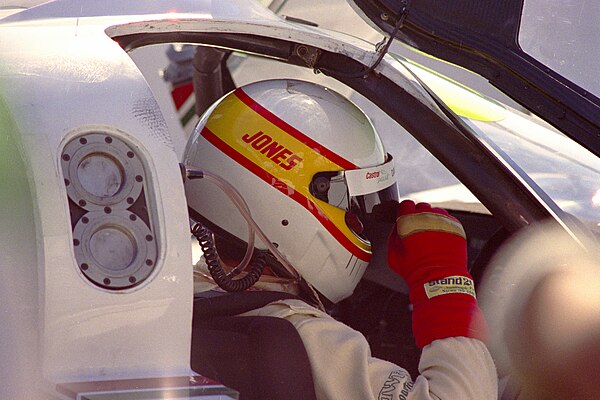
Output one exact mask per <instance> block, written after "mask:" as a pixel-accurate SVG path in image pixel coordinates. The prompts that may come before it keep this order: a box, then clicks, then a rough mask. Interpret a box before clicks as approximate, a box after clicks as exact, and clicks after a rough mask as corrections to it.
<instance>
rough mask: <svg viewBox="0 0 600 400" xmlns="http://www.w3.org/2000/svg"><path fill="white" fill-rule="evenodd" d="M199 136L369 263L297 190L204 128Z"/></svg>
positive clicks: (363, 254) (368, 253)
mask: <svg viewBox="0 0 600 400" xmlns="http://www.w3.org/2000/svg"><path fill="white" fill-rule="evenodd" d="M200 134H201V135H202V136H204V138H205V139H206V140H208V141H209V142H210V143H211V144H212V145H214V146H215V147H216V148H218V149H219V150H221V151H222V152H223V153H225V154H227V155H228V156H229V157H231V158H232V159H233V160H235V161H236V162H237V163H238V164H240V165H241V166H243V167H244V168H246V169H247V170H248V171H250V172H252V173H253V174H254V175H256V176H257V177H259V178H260V179H262V180H263V181H265V182H266V183H267V184H269V185H271V186H273V187H274V188H275V189H277V190H279V191H280V192H281V193H283V194H284V195H286V196H288V197H291V198H292V199H293V200H294V201H296V203H298V204H300V205H301V206H302V207H304V208H306V209H307V210H308V211H309V212H310V213H311V214H312V215H314V216H315V217H316V218H317V220H318V221H319V222H320V223H321V225H323V227H324V228H325V229H327V231H329V233H331V235H332V236H333V237H335V238H336V239H337V241H338V242H340V244H341V245H342V246H344V248H345V249H346V250H348V251H349V252H350V253H352V254H353V255H354V256H355V257H357V258H359V259H361V260H363V261H370V259H371V253H370V252H367V251H365V250H363V249H361V248H360V247H358V246H356V245H355V244H354V243H352V241H351V240H350V239H348V238H347V237H346V235H344V234H343V233H342V231H340V230H339V228H338V227H337V226H336V225H335V224H334V223H333V222H331V220H330V219H329V218H328V217H327V216H326V215H325V214H323V213H321V212H320V210H319V208H318V207H317V205H316V204H315V203H313V202H312V201H311V200H309V199H308V198H307V197H306V196H304V195H303V194H301V193H300V192H298V191H297V190H294V189H293V188H291V187H289V186H288V185H286V184H285V183H284V182H282V181H281V180H279V179H277V178H276V177H275V176H273V175H271V174H270V173H268V172H267V171H265V170H264V169H262V168H260V167H258V166H257V165H256V164H254V163H253V162H252V161H250V160H249V159H247V158H246V157H244V156H243V155H242V154H240V153H238V152H237V151H235V149H233V148H232V147H231V146H229V145H228V144H227V143H225V142H224V141H223V140H221V138H219V137H218V136H217V135H215V134H214V133H213V132H212V131H211V130H210V129H208V128H207V127H204V128H203V129H202V131H201V132H200Z"/></svg>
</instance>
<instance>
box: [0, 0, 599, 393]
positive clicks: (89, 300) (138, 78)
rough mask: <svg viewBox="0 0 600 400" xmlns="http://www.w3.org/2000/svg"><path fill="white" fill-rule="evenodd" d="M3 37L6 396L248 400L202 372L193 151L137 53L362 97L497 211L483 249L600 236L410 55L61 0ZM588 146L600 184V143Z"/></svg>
mask: <svg viewBox="0 0 600 400" xmlns="http://www.w3.org/2000/svg"><path fill="white" fill-rule="evenodd" d="M0 37H1V38H2V40H1V41H0V135H1V136H0V137H1V138H2V145H1V146H0V152H1V154H2V157H0V163H2V164H1V165H2V167H1V168H0V171H1V176H2V179H1V180H0V198H1V199H2V202H1V203H2V204H3V207H2V211H0V215H1V218H0V220H1V221H2V228H1V229H0V238H1V240H0V243H2V251H1V252H0V268H2V272H3V276H4V279H2V283H0V304H1V307H2V315H3V317H4V318H5V321H4V322H5V323H4V324H2V327H1V328H0V338H1V340H0V354H1V355H2V359H3V360H4V361H3V363H4V364H3V368H2V372H0V380H1V381H2V382H3V385H1V387H0V397H1V398H14V399H17V398H28V399H37V398H40V399H41V398H82V397H81V396H83V393H96V394H102V393H103V395H105V396H107V397H104V398H110V395H111V393H112V394H114V393H117V392H118V393H121V392H128V391H129V392H136V391H140V392H142V391H146V392H147V391H149V390H150V391H152V390H154V392H152V393H154V395H155V396H166V394H165V393H167V392H168V391H169V390H171V391H176V390H181V391H182V392H181V393H184V392H185V393H186V394H182V395H181V398H189V399H196V398H198V399H200V398H213V397H209V396H222V397H216V398H235V396H236V394H235V393H234V391H232V390H230V389H228V388H226V387H224V386H223V385H221V384H219V383H218V382H214V381H211V380H207V379H205V378H203V377H201V376H199V375H198V374H196V373H195V372H194V371H193V370H192V369H191V368H190V345H191V329H192V299H193V294H194V288H193V283H194V281H193V266H192V248H191V246H190V232H189V220H188V212H187V204H186V198H185V193H184V189H183V183H182V177H181V170H180V166H179V161H180V154H178V153H179V151H178V149H181V146H182V142H185V140H186V138H185V137H184V136H181V135H182V133H181V132H179V131H177V132H176V131H174V130H173V129H170V127H171V126H172V125H171V122H172V121H168V120H167V119H166V118H165V115H166V114H165V110H164V109H161V104H162V102H164V100H165V99H157V98H156V97H155V92H154V91H153V89H152V88H151V87H150V86H149V84H148V81H147V77H145V76H144V75H143V74H142V72H141V70H140V68H139V67H138V65H136V63H135V62H134V60H132V58H131V57H130V55H129V54H128V52H132V53H133V54H134V55H135V49H137V48H142V47H144V46H152V45H162V44H168V43H190V44H194V45H203V46H210V47H214V48H218V49H223V50H224V51H228V52H229V51H236V52H239V53H241V54H246V55H251V56H257V57H260V58H261V59H266V60H268V61H269V62H273V63H279V64H283V65H288V66H291V67H293V69H292V70H291V71H292V72H293V73H295V72H297V71H299V70H302V73H303V74H305V76H311V77H314V78H315V79H327V82H328V83H331V84H334V83H335V84H337V85H342V86H343V87H345V88H346V90H351V91H352V92H353V93H354V92H355V93H359V94H360V95H361V96H362V97H364V98H366V99H368V100H369V101H370V104H371V105H372V106H373V107H374V108H378V109H379V110H378V111H377V112H380V113H381V112H382V111H383V113H385V114H387V115H388V117H387V118H390V117H391V118H390V121H392V122H393V123H394V124H397V125H395V126H397V127H398V126H401V127H402V131H403V132H408V133H410V135H412V136H413V137H414V138H416V139H417V140H418V141H419V142H420V143H421V144H422V145H423V146H424V148H426V149H427V150H428V151H429V152H431V154H433V156H435V157H436V158H437V159H438V160H439V161H440V162H441V163H442V164H443V165H444V166H445V167H446V168H447V169H448V170H449V171H450V172H451V173H452V174H453V175H454V176H455V177H456V178H458V180H460V182H461V183H462V184H463V185H464V186H465V187H466V188H468V189H469V190H470V192H471V193H473V195H474V196H475V197H476V198H477V199H478V201H479V202H480V203H481V205H483V206H484V209H485V212H483V213H481V214H480V215H479V214H478V216H477V217H476V218H475V219H477V218H483V219H485V220H486V221H488V217H489V214H491V215H492V216H493V220H494V222H493V223H490V229H488V230H487V231H486V232H485V234H484V235H483V236H482V238H481V242H480V243H475V241H473V243H474V244H473V245H474V246H475V245H476V246H475V247H477V250H478V251H479V250H481V248H482V247H483V244H485V241H486V240H487V239H489V237H490V236H491V232H493V231H494V230H496V229H497V228H499V227H502V229H504V230H505V231H507V232H509V233H511V232H516V231H518V230H519V229H521V228H523V227H525V226H528V225H531V224H534V223H535V222H537V221H541V220H550V221H552V223H553V224H555V225H556V226H558V227H560V228H561V229H563V230H564V231H565V232H567V234H568V236H569V237H571V238H572V239H575V240H577V237H578V235H580V234H582V232H584V231H585V230H586V229H587V228H584V227H582V224H580V223H573V221H575V219H574V218H573V217H572V215H571V214H570V213H568V212H566V211H565V207H564V206H563V205H562V204H561V205H559V204H557V202H556V201H555V200H554V199H552V198H551V197H550V196H548V194H547V193H546V192H545V191H544V190H542V189H541V188H540V184H539V182H537V181H535V180H533V179H531V178H530V177H529V176H528V174H526V173H525V172H524V171H523V170H521V169H520V168H519V167H518V166H517V165H516V164H513V163H511V162H510V160H509V159H508V158H507V157H504V156H505V155H504V153H503V151H501V150H499V149H498V147H496V146H495V145H494V144H493V143H492V141H487V139H489V138H490V137H488V136H485V137H484V139H483V140H482V135H480V134H479V133H481V132H488V133H489V134H490V135H491V133H490V132H492V130H490V131H487V130H486V129H488V128H486V126H487V125H486V124H487V123H489V124H491V125H493V126H494V128H495V129H497V130H502V131H505V130H510V129H512V128H511V127H510V126H508V127H506V126H505V127H502V124H501V123H499V122H498V121H500V120H501V119H502V118H503V117H502V118H500V117H498V116H497V115H496V117H493V118H492V119H491V120H486V118H483V117H481V115H480V114H478V113H477V112H475V113H471V114H469V112H468V110H467V111H464V110H463V112H462V114H461V113H460V112H459V115H460V117H457V116H456V114H454V113H453V112H450V113H448V110H447V107H445V106H444V103H443V102H440V101H439V99H438V98H437V96H435V93H434V95H433V96H432V91H431V90H429V89H428V88H427V85H426V84H425V83H424V80H427V78H425V77H424V74H425V72H422V71H421V72H415V71H416V70H417V69H419V68H416V67H411V66H410V63H407V62H406V60H404V59H402V58H401V57H394V56H392V55H390V54H385V55H384V54H382V53H381V52H379V51H378V49H380V48H381V46H380V47H379V48H376V47H375V46H374V45H373V44H371V43H368V42H365V41H363V40H360V39H357V38H354V37H351V36H348V35H345V34H342V33H338V32H333V31H328V30H325V29H320V28H318V27H315V26H312V25H310V24H306V23H302V22H300V23H299V22H295V21H292V20H286V19H284V18H281V17H279V16H277V15H276V14H274V13H273V12H272V11H270V10H268V9H267V8H265V7H264V6H262V5H261V4H260V3H257V2H254V1H250V0H214V1H210V0H202V1H192V0H175V1H159V0H152V1H144V2H122V1H116V0H107V1H102V2H98V1H95V0H57V1H53V2H49V3H45V4H42V5H39V6H37V7H32V8H29V9H26V10H13V11H11V12H6V16H5V17H4V18H3V19H0ZM134 58H135V57H134ZM315 72H318V73H319V75H315ZM264 73H265V70H262V71H261V74H264ZM261 74H256V76H262V75H261ZM254 79H256V78H254ZM311 79H312V78H311ZM428 82H429V81H428ZM440 90H442V89H440ZM450 90H451V93H450V96H440V97H442V100H444V101H447V100H448V99H450V98H451V97H452V93H453V92H452V91H453V90H455V89H450ZM438 93H439V92H438ZM159 101H160V102H161V104H159ZM169 101H170V99H169ZM486 101H487V100H486ZM454 105H455V106H456V105H457V104H456V103H455V104H454ZM485 107H490V108H488V109H487V110H488V111H489V112H492V114H493V112H495V111H498V110H497V109H495V108H493V106H489V104H487V103H486V106H485ZM485 107H484V108H485ZM450 108H451V109H452V110H454V111H456V108H453V107H452V106H451V107H450ZM501 109H502V110H501V111H500V112H501V115H503V116H504V115H505V114H504V113H505V112H506V110H505V109H504V108H502V107H501ZM490 110H491V111H490ZM511 113H512V111H511ZM465 115H466V116H465ZM488 115H489V114H488ZM519 118H521V117H519ZM461 121H463V123H461ZM465 121H466V122H465ZM519 121H521V122H522V121H523V120H519ZM592 122H593V121H592ZM532 124H533V123H532ZM515 126H516V125H515ZM528 126H533V125H528ZM535 126H536V127H538V128H539V127H540V124H539V123H537V122H535ZM499 127H500V128H499ZM397 129H400V128H397ZM489 129H492V128H489ZM539 129H545V130H547V131H548V132H552V135H556V136H561V137H562V134H559V133H558V132H556V131H555V130H554V129H551V128H548V127H546V126H544V127H543V128H539ZM544 132H545V131H544ZM492 133H493V132H492ZM563 133H565V132H563ZM392 134H396V132H392ZM577 135H579V134H577ZM577 137H578V138H580V139H581V140H579V141H580V142H585V145H586V147H587V148H588V149H589V150H590V151H591V152H592V154H591V155H590V154H588V153H585V154H586V157H590V160H591V161H590V165H593V168H591V170H592V171H593V172H592V174H597V172H598V171H597V170H596V169H594V168H596V166H597V162H598V159H597V155H598V141H597V140H590V139H589V138H588V136H585V139H583V138H584V136H581V135H580V136H577ZM574 152H575V153H577V152H579V150H577V151H575V150H574ZM575 153H574V154H575ZM577 154H579V153H577ZM593 154H595V155H596V156H594V155H593ZM395 158H397V157H395ZM594 163H595V164H594ZM596 176H597V175H596ZM547 178H548V176H544V179H547ZM550 178H552V177H550ZM411 192H415V193H416V192H418V191H417V190H413V191H411ZM411 192H407V193H406V194H408V193H411ZM586 193H587V192H586ZM422 195H423V196H424V197H425V198H427V196H430V195H433V193H431V192H430V193H428V194H426V192H423V193H422ZM596 196H597V195H596ZM446 200H447V199H445V198H443V199H442V200H440V202H443V201H446ZM598 204H600V201H599V200H598V199H597V198H596V200H593V201H592V205H591V207H592V210H593V209H594V208H593V207H597V206H598ZM589 209H590V207H588V208H586V210H589ZM595 210H597V208H595ZM463 211H464V210H463ZM463 217H464V218H466V219H468V218H471V217H473V215H471V214H470V213H466V214H465V215H463ZM591 219H592V221H591V222H592V224H597V223H598V220H597V219H596V220H593V218H591ZM465 221H466V220H465ZM477 222H478V223H479V222H480V219H477ZM478 223H474V224H473V226H478ZM465 224H468V222H465ZM374 257H375V258H377V255H375V256H374ZM378 279H380V278H378V277H377V276H376V274H375V275H374V276H373V280H374V281H377V280H378ZM78 396H79V397H78ZM185 396H187V397H185ZM94 398H98V399H100V398H103V397H94ZM124 398H125V397H124ZM132 398H133V397H132ZM135 398H140V397H135ZM149 398H150V397H149ZM159 398H163V397H159ZM177 398H179V397H177Z"/></svg>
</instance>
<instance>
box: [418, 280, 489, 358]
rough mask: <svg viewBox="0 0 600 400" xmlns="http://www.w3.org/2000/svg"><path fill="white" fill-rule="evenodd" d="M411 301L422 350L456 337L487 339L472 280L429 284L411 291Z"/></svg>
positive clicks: (485, 327)
mask: <svg viewBox="0 0 600 400" xmlns="http://www.w3.org/2000/svg"><path fill="white" fill-rule="evenodd" d="M410 300H411V303H412V304H413V316H412V320H413V321H412V322H413V335H414V337H415V341H416V343H417V346H419V347H420V348H423V347H425V346H427V345H428V344H429V343H431V342H433V341H434V340H437V339H444V338H448V337H455V336H464V337H469V338H474V339H479V340H481V341H483V342H485V341H486V340H487V337H488V331H487V324H486V321H485V317H484V316H483V313H482V312H481V309H480V308H479V306H478V305H477V299H476V297H475V289H474V286H473V280H472V279H471V278H470V277H467V276H450V277H446V278H443V279H438V280H434V281H431V282H426V283H425V284H423V285H421V287H417V288H414V289H413V290H412V291H411V293H410Z"/></svg>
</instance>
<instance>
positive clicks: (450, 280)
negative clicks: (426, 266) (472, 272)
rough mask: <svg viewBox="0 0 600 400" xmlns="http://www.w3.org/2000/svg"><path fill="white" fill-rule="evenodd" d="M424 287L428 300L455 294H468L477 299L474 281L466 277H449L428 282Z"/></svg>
mask: <svg viewBox="0 0 600 400" xmlns="http://www.w3.org/2000/svg"><path fill="white" fill-rule="evenodd" d="M423 287H424V288H425V294H426V295H427V298H428V299H431V298H432V297H436V296H441V295H444V294H453V293H459V294H468V295H470V296H473V297H475V298H476V296H475V285H474V284H473V279H471V278H467V277H466V276H448V277H446V278H444V279H437V280H434V281H430V282H427V283H426V284H424V285H423Z"/></svg>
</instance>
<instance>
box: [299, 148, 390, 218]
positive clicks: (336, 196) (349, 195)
mask: <svg viewBox="0 0 600 400" xmlns="http://www.w3.org/2000/svg"><path fill="white" fill-rule="evenodd" d="M309 189H310V193H311V194H312V195H313V196H315V197H316V198H317V199H319V200H321V201H324V202H326V203H328V204H330V205H332V206H334V207H337V208H341V209H343V210H345V211H348V212H351V213H353V214H356V215H357V216H358V217H359V218H361V219H363V218H364V217H366V216H367V215H368V214H370V213H371V211H372V210H373V207H374V206H376V205H377V204H379V203H382V202H384V201H386V200H396V201H397V200H398V188H397V186H396V174H395V168H394V160H393V159H392V156H391V155H389V154H388V155H387V161H386V162H385V163H383V164H381V165H378V166H376V167H369V168H362V169H353V170H347V171H335V172H333V171H330V172H318V173H316V174H315V175H314V176H313V179H312V181H311V184H310V188H309Z"/></svg>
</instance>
